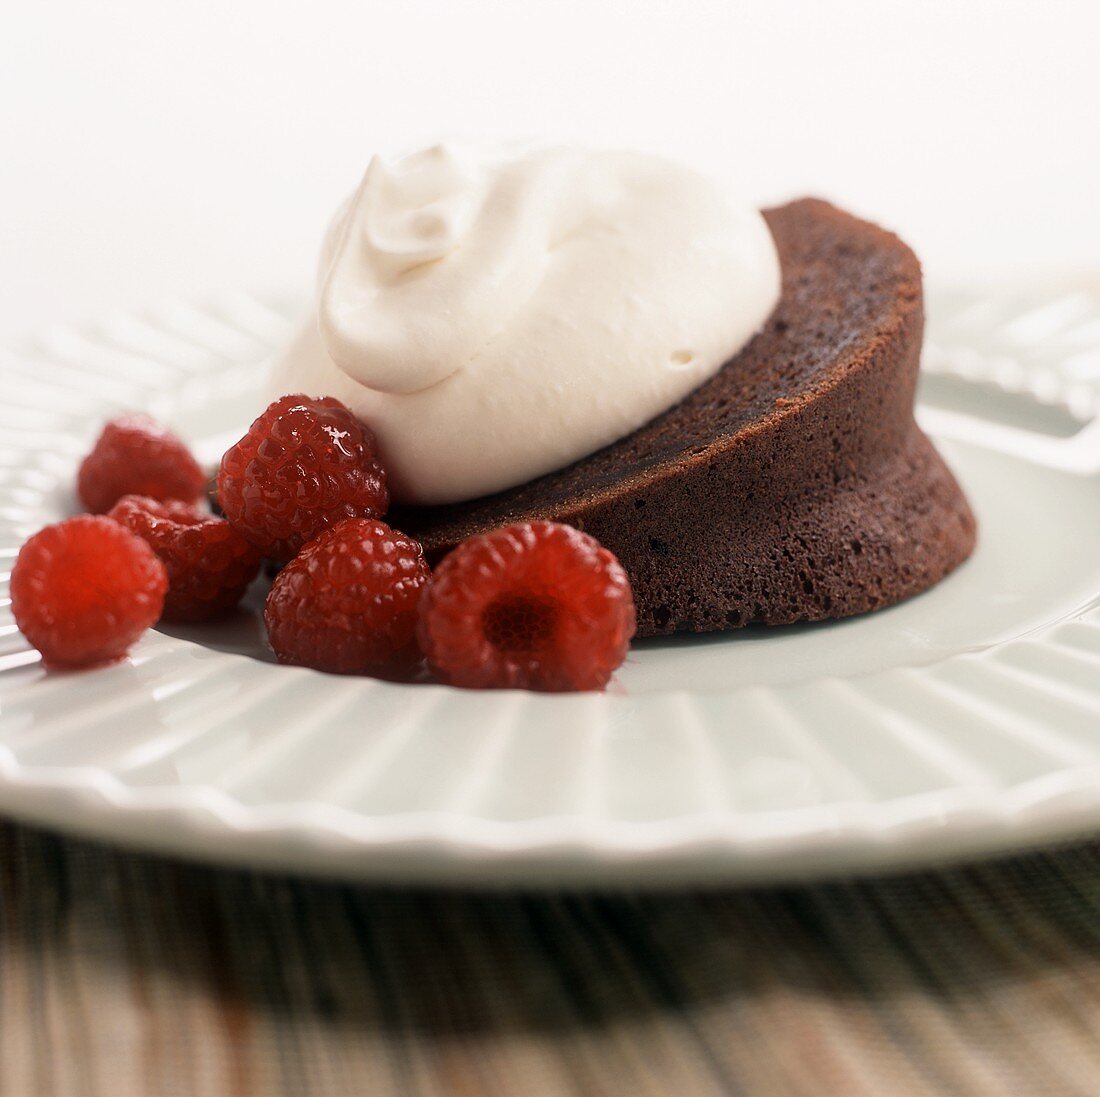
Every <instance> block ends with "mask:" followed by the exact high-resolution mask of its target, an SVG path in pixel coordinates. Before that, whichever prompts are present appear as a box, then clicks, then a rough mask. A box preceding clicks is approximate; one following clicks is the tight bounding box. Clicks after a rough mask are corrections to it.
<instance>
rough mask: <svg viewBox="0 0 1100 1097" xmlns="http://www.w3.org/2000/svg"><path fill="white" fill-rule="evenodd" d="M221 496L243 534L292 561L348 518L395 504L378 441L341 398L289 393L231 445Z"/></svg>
mask: <svg viewBox="0 0 1100 1097" xmlns="http://www.w3.org/2000/svg"><path fill="white" fill-rule="evenodd" d="M218 502H219V504H220V506H221V509H222V510H223V511H224V513H225V517H226V518H227V519H228V520H229V522H230V523H231V524H232V525H233V527H234V528H235V529H237V530H238V531H239V532H240V533H241V534H242V536H244V537H245V538H246V539H247V540H248V541H250V542H251V543H252V544H253V545H255V546H256V547H257V548H258V549H260V551H261V552H262V553H263V554H264V556H267V557H269V558H271V559H273V560H276V561H279V562H285V561H287V560H290V559H292V558H293V556H294V555H295V553H297V552H298V550H299V549H300V548H301V547H302V545H304V544H305V543H306V542H307V541H310V540H312V539H313V538H314V537H316V536H317V535H318V534H319V533H322V532H323V531H324V530H325V529H327V528H328V527H329V526H332V525H335V524H336V523H337V522H339V521H341V520H342V519H344V518H378V517H381V516H382V515H383V514H385V513H386V510H387V509H388V507H389V493H388V491H387V489H386V474H385V471H384V469H383V468H382V465H381V463H380V462H379V460H378V444H377V442H376V441H375V437H374V435H373V434H372V433H371V431H370V429H369V428H368V427H365V426H364V425H363V424H362V423H360V422H359V420H358V419H356V418H355V416H354V415H352V413H351V412H350V411H348V409H347V408H346V407H345V406H344V405H343V404H341V403H340V401H339V400H335V399H332V398H331V397H321V398H318V399H313V398H311V397H308V396H302V395H291V396H283V397H281V398H280V399H278V400H276V401H275V402H274V403H273V404H271V405H270V406H269V407H268V408H267V410H266V411H265V412H264V413H263V414H262V415H261V416H260V417H259V418H258V419H257V420H256V421H255V422H254V423H253V424H252V426H251V427H250V428H249V430H248V433H247V434H246V435H245V436H244V437H243V438H242V439H241V440H240V441H239V442H238V443H237V444H236V445H234V446H231V447H230V448H229V450H227V451H226V453H225V456H224V457H223V458H222V463H221V470H220V471H219V473H218Z"/></svg>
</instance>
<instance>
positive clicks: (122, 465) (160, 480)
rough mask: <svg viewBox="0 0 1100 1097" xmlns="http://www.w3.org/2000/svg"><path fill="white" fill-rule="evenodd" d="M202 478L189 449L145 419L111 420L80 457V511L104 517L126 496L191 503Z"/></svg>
mask: <svg viewBox="0 0 1100 1097" xmlns="http://www.w3.org/2000/svg"><path fill="white" fill-rule="evenodd" d="M205 487H206V475H205V473H203V471H202V469H201V468H200V467H199V464H198V462H197V461H196V460H195V458H194V457H192V456H191V451H190V450H189V449H188V448H187V447H186V446H185V445H184V444H183V442H182V441H181V440H180V439H179V438H177V437H176V435H174V434H173V433H172V432H171V431H170V430H167V429H166V428H165V427H162V426H161V425H160V424H159V423H157V422H155V421H154V420H152V419H150V418H149V417H148V416H147V415H122V416H119V418H117V419H112V420H111V421H110V422H109V423H108V424H107V425H106V426H105V427H104V428H103V431H102V433H101V434H100V436H99V439H98V440H97V441H96V444H95V446H94V447H93V449H92V452H91V453H89V454H88V456H87V457H85V458H84V461H83V463H82V464H81V466H80V471H79V472H78V473H77V478H76V489H77V495H79V497H80V501H81V503H82V504H83V505H84V508H85V509H86V510H88V511H91V513H93V514H105V513H106V512H107V511H109V510H110V509H111V507H113V506H114V505H115V503H117V502H118V501H119V499H121V498H122V497H123V496H124V495H148V496H150V497H151V498H153V499H162V500H163V499H179V500H182V501H183V502H185V503H193V502H194V501H195V500H196V499H198V498H199V496H200V495H202V493H203V489H204V488H205Z"/></svg>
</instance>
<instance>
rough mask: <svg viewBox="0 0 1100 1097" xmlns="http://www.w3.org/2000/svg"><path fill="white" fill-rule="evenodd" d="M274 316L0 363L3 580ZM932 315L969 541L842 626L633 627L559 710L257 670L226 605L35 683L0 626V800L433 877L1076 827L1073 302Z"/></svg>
mask: <svg viewBox="0 0 1100 1097" xmlns="http://www.w3.org/2000/svg"><path fill="white" fill-rule="evenodd" d="M287 311H288V310H287V309H286V308H285V307H283V306H280V305H276V304H272V303H270V302H269V303H267V304H264V303H260V302H258V301H256V300H253V299H251V298H245V297H240V298H235V299H232V300H222V301H218V302H216V303H214V304H212V305H210V306H204V307H202V308H197V307H193V306H189V305H184V304H176V305H171V306H168V307H165V308H162V309H159V310H157V311H155V312H151V313H149V314H147V315H144V316H140V317H133V316H120V317H116V318H113V319H110V320H108V321H106V322H105V323H103V324H101V325H98V326H96V327H94V328H86V329H81V330H73V329H65V330H57V331H53V332H51V333H49V334H48V335H47V336H45V337H44V338H43V339H42V340H41V341H40V342H38V343H37V344H36V345H35V346H33V347H31V348H27V349H25V350H23V351H21V352H19V353H13V354H10V355H8V356H6V357H5V358H4V359H3V362H2V366H0V368H2V369H3V374H4V392H5V399H4V401H3V404H2V406H0V427H2V431H0V555H2V557H3V559H4V560H6V561H8V564H7V567H8V568H10V561H11V560H12V559H13V558H14V555H15V553H16V551H17V549H18V546H19V544H20V543H21V541H22V540H23V539H24V538H25V537H26V536H27V535H28V534H29V533H31V532H32V531H34V530H35V529H37V528H38V527H39V526H41V525H43V524H45V523H47V522H49V521H52V520H54V519H56V518H58V517H59V516H61V515H63V514H64V513H66V512H67V511H68V510H70V509H71V507H72V499H71V494H70V485H71V483H72V479H73V471H74V468H75V464H76V462H77V460H78V459H79V457H80V455H81V454H82V453H83V452H84V451H85V450H86V449H87V447H88V446H89V444H90V442H91V440H92V438H93V437H94V435H95V433H96V432H97V430H98V427H99V425H100V423H101V422H102V421H103V420H104V419H105V418H107V417H108V416H110V415H111V414H113V413H116V412H117V411H119V410H121V409H124V408H132V407H139V408H145V409H148V410H149V411H151V412H152V413H153V414H155V415H159V416H162V417H165V418H167V419H169V420H171V421H173V422H174V423H175V424H176V425H177V426H178V427H179V428H180V429H181V430H182V431H183V432H184V433H185V434H186V435H188V437H189V438H190V439H191V440H192V441H193V442H194V443H195V444H196V446H197V447H198V449H199V450H200V451H201V452H202V454H203V456H204V457H205V458H207V459H213V458H215V457H216V456H217V455H218V453H219V452H220V448H221V447H222V446H223V445H224V443H225V442H226V441H227V440H229V439H230V438H232V437H233V436H234V435H235V433H238V432H239V431H240V429H241V428H242V427H243V426H244V425H245V424H246V423H247V421H248V420H249V419H250V417H251V416H252V414H253V413H254V412H255V410H256V406H257V400H256V397H255V396H254V388H255V384H256V380H257V375H258V363H259V362H260V360H261V359H262V358H263V356H264V355H265V353H266V352H267V351H268V350H269V348H270V347H271V346H272V345H273V344H274V343H275V342H277V341H278V340H279V339H280V338H281V337H282V335H283V334H284V332H285V330H286V326H287V320H286V316H287ZM932 320H933V322H932V342H931V345H930V348H929V352H928V354H927V356H926V364H927V366H928V375H927V376H926V378H925V381H924V389H923V396H922V408H921V415H922V419H923V422H924V424H925V425H926V427H927V428H928V429H930V430H931V431H932V433H933V434H935V435H936V436H937V438H938V439H939V440H940V442H941V444H942V447H943V450H944V452H945V454H946V455H947V457H948V459H949V460H950V462H951V463H952V465H953V466H954V467H955V469H956V470H957V472H958V474H959V476H960V478H961V479H962V481H963V483H964V485H965V487H966V490H967V491H968V492H969V494H970V497H971V499H972V501H973V503H974V505H975V507H976V509H977V511H978V515H979V518H980V521H981V544H980V547H979V549H978V551H977V553H976V555H975V556H974V558H973V559H972V560H971V561H970V562H969V563H967V564H966V565H965V566H964V567H963V568H962V569H961V570H960V571H959V572H958V573H956V574H955V575H954V576H952V577H951V578H949V579H948V580H947V581H945V582H944V583H942V584H941V585H940V586H938V587H937V588H935V589H934V590H932V591H930V592H928V593H927V594H925V595H923V596H921V597H919V598H917V599H914V600H912V601H910V602H908V603H906V604H904V605H901V606H897V607H895V608H893V609H890V610H887V611H884V612H882V613H878V614H874V615H871V616H868V617H864V618H859V619H855V620H850V621H845V622H841V623H834V624H828V625H821V626H813V627H804V628H789V629H783V630H775V631H765V630H751V631H746V632H740V633H734V634H731V635H727V636H720V637H710V638H704V639H696V640H692V639H675V640H664V641H660V642H655V641H651V642H646V643H640V644H638V645H637V646H636V648H635V650H634V651H633V652H632V655H631V658H630V660H629V663H628V664H627V666H626V667H625V668H624V669H623V671H622V672H621V673H620V675H619V676H618V680H617V684H616V685H615V687H614V689H613V690H612V691H611V692H609V693H608V694H606V695H603V696H597V695H579V696H567V697H548V696H540V695H535V694H524V693H513V692H507V693H464V692H460V691H453V690H449V689H446V688H443V687H436V686H396V685H389V684H385V683H381V682H375V681H370V680H366V679H346V678H334V677H328V676H325V675H321V674H317V673H314V672H312V671H307V670H298V669H288V668H282V667H277V666H274V665H272V664H271V663H270V662H269V661H267V660H266V658H265V656H264V654H263V648H262V642H261V637H260V634H259V630H258V628H257V624H256V619H255V617H254V615H252V614H250V613H242V614H240V615H239V616H238V617H237V618H236V619H235V620H234V621H233V622H232V623H231V624H230V625H228V626H226V627H223V628H221V629H217V630H214V629H207V630H198V629H193V630H190V631H189V630H186V629H183V628H178V629H173V630H172V631H171V632H168V630H164V631H163V632H160V633H153V634H150V635H149V636H148V637H147V638H146V639H145V640H143V642H142V643H141V644H140V645H139V647H138V648H137V649H136V650H135V652H134V655H133V657H132V659H131V660H130V661H128V662H126V663H124V664H121V665H118V666H115V667H112V668H110V669H107V670H101V671H95V672H90V673H84V674H69V675H65V674H46V673H45V672H44V671H43V670H42V669H41V667H40V665H39V663H38V660H37V656H36V655H35V653H33V652H31V651H28V650H27V648H26V646H25V645H24V643H23V641H22V639H21V637H20V636H19V634H18V633H17V632H16V630H15V627H14V625H13V624H12V623H11V618H10V614H9V615H8V616H6V617H4V618H3V619H2V621H0V809H3V810H5V811H8V812H10V813H12V814H14V815H18V816H22V817H25V818H28V819H32V820H37V821H41V822H44V823H48V824H55V825H58V826H62V827H66V828H71V829H74V830H79V831H82V832H86V833H91V834H97V835H101V836H107V837H111V838H115V839H118V840H121V841H124V842H127V843H132V844H135V845H142V846H147V847H155V848H159V849H164V850H173V851H177V852H180V853H185V854H191V855H196V856H201V857H208V858H216V859H221V860H226V861H233V862H244V863H250V864H264V865H271V866H279V867H281V868H291V869H301V870H308V871H315V872H321V873H326V874H333V875H346V876H355V877H364V878H372V879H379V880H419V881H427V882H432V883H443V882H460V881H476V882H482V883H495V882H523V883H531V884H543V883H556V882H576V883H580V882H593V881H596V882H610V881H612V880H615V881H621V882H629V883H647V884H648V883H672V882H677V881H693V882H704V881H741V880H750V879H751V880H762V879H773V880H774V879H789V878H795V877H805V876H810V875H815V876H816V875H823V874H827V873H836V872H842V871H851V870H861V871H862V870H870V869H877V868H883V867H887V866H900V865H911V864H916V863H922V862H929V861H932V860H935V859H940V858H945V857H949V856H962V855H966V854H975V853H979V852H988V851H993V850H1008V849H1014V848H1017V847H1021V846H1025V845H1029V844H1033V843H1037V842H1042V841H1046V840H1049V839H1052V838H1055V837H1060V836H1070V835H1074V834H1079V833H1082V832H1085V831H1088V830H1094V829H1100V609H1098V606H1100V552H1098V551H1097V550H1098V546H1100V426H1097V425H1096V422H1097V420H1096V418H1095V417H1096V413H1097V406H1098V403H1100V302H1098V301H1097V300H1096V299H1095V298H1093V297H1090V296H1087V295H1084V294H1078V295H1071V296H1066V295H1058V296H1054V295H1046V296H1044V295H1041V294H1032V295H1030V296H1027V297H1022V298H1017V299H1008V298H1002V299H996V300H986V299H981V298H976V297H975V298H965V297H960V296H958V295H955V296H952V297H950V298H945V299H944V300H943V301H941V302H939V303H938V305H937V306H936V307H934V308H933V317H932ZM1090 423H1091V424H1093V425H1089V424H1090ZM260 595H262V591H256V592H255V596H254V598H253V604H254V605H255V604H256V603H257V602H258V596H260ZM5 604H6V603H5ZM3 612H5V613H6V612H7V611H6V610H4V611H3Z"/></svg>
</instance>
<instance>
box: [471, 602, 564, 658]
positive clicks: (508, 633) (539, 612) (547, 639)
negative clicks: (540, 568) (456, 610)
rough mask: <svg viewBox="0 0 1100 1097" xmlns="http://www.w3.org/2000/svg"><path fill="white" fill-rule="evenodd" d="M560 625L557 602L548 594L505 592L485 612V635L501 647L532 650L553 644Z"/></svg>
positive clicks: (510, 649)
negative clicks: (544, 595)
mask: <svg viewBox="0 0 1100 1097" xmlns="http://www.w3.org/2000/svg"><path fill="white" fill-rule="evenodd" d="M557 625H558V606H557V604H556V603H555V602H552V601H550V600H549V599H546V598H536V597H532V596H531V595H526V594H504V595H501V596H500V597H499V598H494V599H493V600H492V601H491V602H490V603H489V604H488V605H487V606H486V607H485V610H484V612H483V615H482V627H483V628H484V630H485V639H486V640H488V641H489V643H490V644H491V645H492V646H493V647H494V648H496V649H497V650H498V651H505V652H516V653H533V652H536V651H539V650H541V649H542V648H545V647H546V646H547V645H549V644H551V643H552V642H553V639H554V633H555V632H556V630H557Z"/></svg>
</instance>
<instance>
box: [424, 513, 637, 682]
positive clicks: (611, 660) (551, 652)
mask: <svg viewBox="0 0 1100 1097" xmlns="http://www.w3.org/2000/svg"><path fill="white" fill-rule="evenodd" d="M419 635H420V646H421V648H422V649H423V651H424V654H425V655H426V656H427V657H428V665H429V666H430V667H431V668H432V670H433V671H434V672H435V674H436V675H437V676H438V677H439V678H440V679H442V680H443V681H444V682H449V683H451V684H452V685H456V686H466V687H469V688H473V689H477V688H480V689H486V688H492V687H500V688H509V687H519V688H525V689H539V690H547V691H550V692H562V691H566V690H583V689H603V687H604V686H606V685H607V682H608V679H610V677H611V675H612V673H613V672H614V670H615V668H616V667H618V666H619V664H620V663H622V661H623V659H625V658H626V652H627V648H628V647H629V646H630V638H631V637H632V636H633V635H634V596H633V594H632V592H631V590H630V581H629V580H628V579H627V576H626V572H625V571H624V570H623V567H622V565H621V564H620V563H619V561H618V560H616V559H615V557H614V556H613V555H612V554H611V553H610V552H608V551H607V549H605V548H603V547H602V546H601V545H600V543H599V542H598V541H596V540H595V539H594V538H592V537H589V536H588V535H587V534H585V533H581V532H580V531H579V530H575V529H572V528H571V527H569V526H563V525H559V524H558V523H556V522H520V523H517V524H516V525H512V526H505V527H504V528H503V529H498V530H494V531H493V532H492V533H486V534H482V535H481V536H478V537H471V538H469V539H468V540H466V541H463V542H462V544H461V545H459V546H458V547H457V548H456V549H455V550H454V551H453V552H451V553H450V554H449V555H448V556H447V557H445V558H444V560H443V561H442V563H441V564H440V565H439V567H438V568H436V572H435V575H434V577H433V579H432V584H431V586H430V587H429V588H428V590H427V592H426V593H425V595H424V599H423V602H422V603H421V607H420V630H419Z"/></svg>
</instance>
